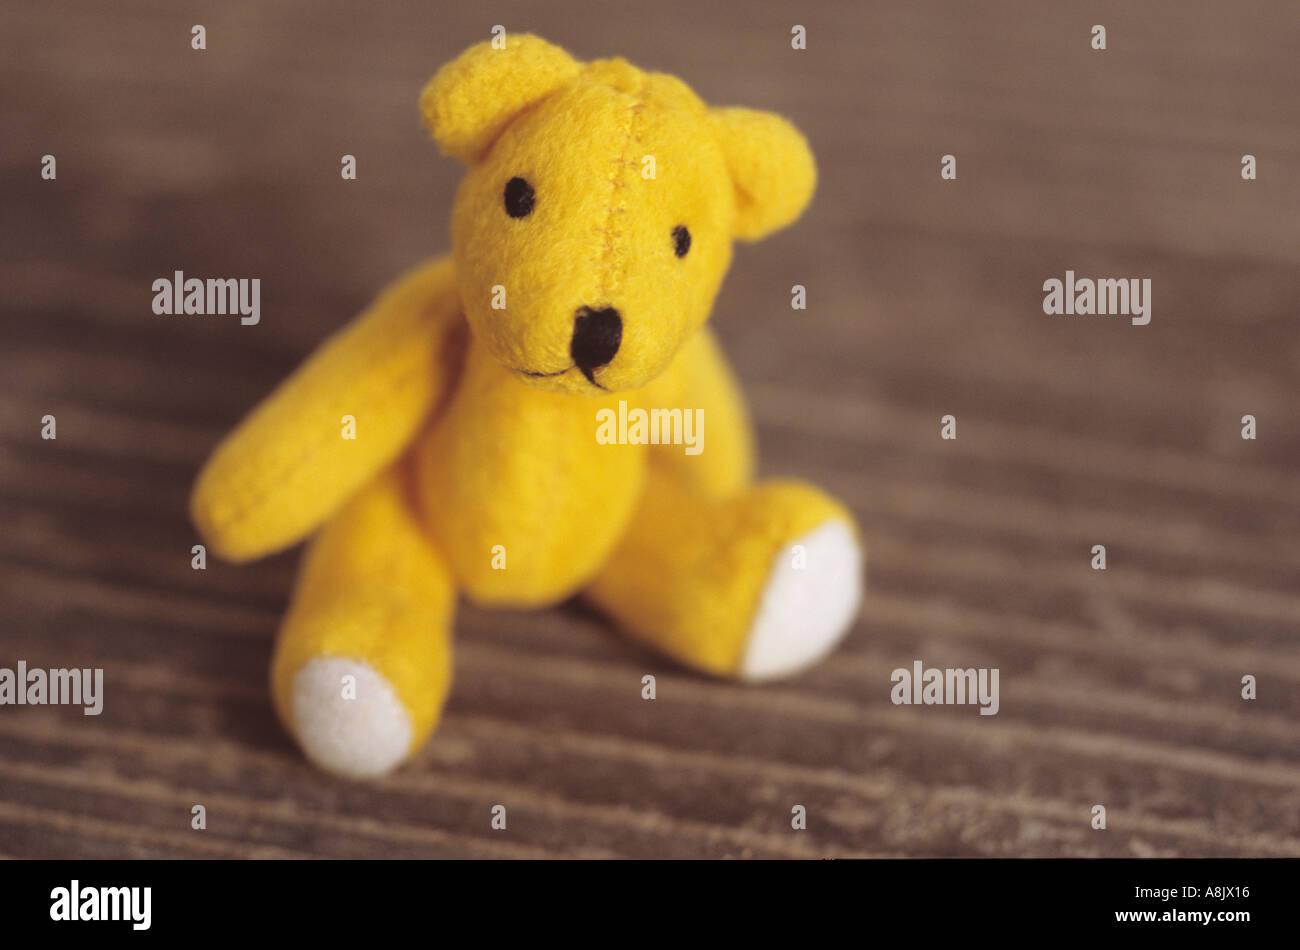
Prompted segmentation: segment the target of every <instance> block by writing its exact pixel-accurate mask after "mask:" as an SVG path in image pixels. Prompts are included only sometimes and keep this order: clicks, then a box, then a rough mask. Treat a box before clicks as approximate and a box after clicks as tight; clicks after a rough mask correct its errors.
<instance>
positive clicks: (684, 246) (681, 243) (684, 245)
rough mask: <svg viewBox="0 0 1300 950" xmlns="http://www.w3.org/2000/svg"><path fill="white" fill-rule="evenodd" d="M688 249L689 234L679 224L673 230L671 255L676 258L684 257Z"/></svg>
mask: <svg viewBox="0 0 1300 950" xmlns="http://www.w3.org/2000/svg"><path fill="white" fill-rule="evenodd" d="M690 249H691V232H690V231H687V230H686V225H684V224H679V225H677V227H675V228H673V253H675V254H676V255H677V256H678V257H685V256H686V252H687V251H689V250H690Z"/></svg>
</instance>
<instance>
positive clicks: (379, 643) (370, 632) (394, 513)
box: [271, 468, 456, 777]
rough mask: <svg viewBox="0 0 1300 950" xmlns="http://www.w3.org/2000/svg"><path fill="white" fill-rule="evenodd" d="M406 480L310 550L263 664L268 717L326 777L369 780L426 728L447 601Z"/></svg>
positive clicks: (386, 484)
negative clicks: (270, 705)
mask: <svg viewBox="0 0 1300 950" xmlns="http://www.w3.org/2000/svg"><path fill="white" fill-rule="evenodd" d="M410 499H411V495H410V492H409V485H408V483H407V473H406V472H405V471H404V470H403V469H401V468H398V469H390V470H389V471H387V472H385V473H384V474H382V475H380V476H379V477H377V478H376V479H375V480H374V481H373V482H372V483H371V484H370V485H368V486H367V487H365V488H363V489H362V490H361V491H360V492H359V493H358V494H357V495H356V496H355V497H354V498H353V499H352V500H351V501H350V502H349V503H348V504H347V505H346V506H345V507H344V508H343V510H341V511H340V512H339V513H338V514H337V515H336V516H335V517H334V518H333V519H332V520H331V521H330V522H329V523H328V524H326V526H325V527H324V529H322V531H321V533H320V534H319V535H318V536H317V537H316V538H315V540H314V541H312V543H311V545H310V547H309V549H308V550H307V552H306V554H305V556H304V560H303V564H302V567H301V568H300V571H299V575H298V580H297V582H296V584H295V589H294V593H293V599H292V602H291V604H290V608H289V612H288V614H287V615H286V617H285V620H284V623H283V626H282V627H281V630H280V636H279V640H278V642H277V644H276V649H275V656H274V659H273V661H272V669H271V685H272V693H273V695H274V699H275V705H276V710H277V712H278V713H279V715H280V718H281V720H282V721H283V722H284V724H285V725H286V726H287V727H288V729H289V731H290V732H291V733H293V735H294V736H295V738H297V740H298V742H299V744H300V745H301V746H302V748H303V751H304V752H305V753H306V755H307V757H308V758H309V759H311V760H312V761H313V762H315V763H316V764H317V765H319V766H320V767H322V768H324V769H326V770H327V771H331V772H336V773H339V774H343V775H347V776H353V777H362V776H373V775H381V774H383V773H385V772H387V771H389V770H390V769H392V768H394V767H395V766H396V765H398V764H399V763H400V762H402V761H403V760H404V759H405V758H407V756H408V755H409V754H410V753H412V752H414V751H415V750H416V749H417V748H419V746H420V745H421V744H422V743H423V742H424V740H425V739H426V738H427V737H428V735H429V733H430V732H431V731H432V730H433V727H434V724H435V722H436V721H437V719H438V716H439V713H440V712H441V709H442V704H443V700H444V699H445V697H446V695H447V689H448V686H449V685H450V679H451V642H450V640H451V636H450V624H451V616H452V610H453V607H454V605H455V596H456V592H455V589H454V586H453V583H452V579H451V575H450V573H449V572H448V570H447V567H446V565H445V564H444V562H443V559H442V557H441V556H440V555H439V554H438V552H437V551H436V550H435V548H434V547H433V545H432V543H431V542H430V541H429V539H428V538H427V537H426V536H425V534H424V532H423V531H421V529H420V527H419V525H418V524H417V523H416V520H415V517H414V509H413V508H412V504H411V500H410Z"/></svg>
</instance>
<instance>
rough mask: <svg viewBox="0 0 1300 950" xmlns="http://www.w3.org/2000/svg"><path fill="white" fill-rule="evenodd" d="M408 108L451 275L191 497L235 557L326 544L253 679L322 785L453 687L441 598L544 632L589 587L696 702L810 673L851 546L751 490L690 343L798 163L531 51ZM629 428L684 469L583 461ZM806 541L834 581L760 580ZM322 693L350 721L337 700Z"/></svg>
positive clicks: (611, 70) (688, 95)
mask: <svg viewBox="0 0 1300 950" xmlns="http://www.w3.org/2000/svg"><path fill="white" fill-rule="evenodd" d="M420 109H421V113H422V115H423V118H424V120H425V123H426V124H427V125H428V127H429V129H430V131H431V132H432V134H433V136H434V138H435V140H436V141H437V142H438V143H439V145H440V146H441V147H442V148H443V150H444V151H446V152H447V153H448V154H450V155H454V156H456V157H458V158H460V159H461V160H463V161H465V162H466V163H468V166H469V167H468V170H467V173H466V175H465V177H464V179H463V181H462V184H461V186H460V188H459V191H458V193H457V196H456V201H455V205H454V210H453V213H452V229H451V230H452V252H451V255H450V257H447V258H442V259H440V260H437V261H433V262H430V263H428V264H426V265H423V266H422V267H420V268H418V269H417V270H415V271H414V272H412V273H411V274H409V275H408V276H407V277H405V278H403V279H402V280H400V281H399V282H398V283H396V284H395V285H394V286H393V287H392V288H391V289H390V290H388V291H387V292H386V293H384V294H383V295H382V296H381V297H380V298H379V299H378V301H377V302H376V303H375V304H374V305H373V306H372V307H371V308H369V310H368V311H367V312H366V313H364V314H363V315H362V316H361V317H359V318H358V320H357V321H356V322H355V323H354V324H353V325H351V326H350V327H348V328H346V329H344V330H343V331H342V332H340V333H339V334H337V335H335V336H334V337H333V338H332V339H330V340H329V341H328V342H326V343H325V345H324V346H323V347H322V348H321V349H320V350H319V351H318V352H317V353H316V354H315V355H314V356H312V357H311V358H310V359H309V360H308V361H307V362H306V363H305V364H304V365H303V367H302V368H300V369H299V370H298V371H297V372H296V373H294V375H293V376H291V377H290V378H289V379H288V380H287V381H286V382H285V383H284V384H283V385H281V386H280V387H279V388H278V389H277V390H276V391H275V392H274V393H272V394H271V396H270V397H269V398H268V399H267V400H266V401H265V402H264V403H263V404H262V405H261V406H259V407H258V408H257V409H256V410H254V412H253V413H252V414H251V415H250V416H249V417H248V418H247V419H246V420H245V421H244V422H243V423H242V424H241V425H240V427H239V428H238V429H237V430H236V431H235V432H234V433H232V434H231V435H230V436H229V437H228V438H227V439H226V441H225V442H223V444H222V445H221V446H219V447H218V448H217V450H216V451H215V452H214V454H213V456H212V458H211V459H210V460H209V462H208V464H207V465H206V467H205V468H204V470H203V472H202V473H201V474H200V476H199V478H198V480H197V483H196V486H195V490H194V494H193V498H192V504H191V508H192V513H193V518H194V521H195V523H196V525H197V526H198V527H199V530H200V531H201V532H202V535H203V537H204V539H205V540H206V541H207V543H208V544H209V545H210V546H211V547H212V549H213V550H214V551H215V552H216V553H219V554H221V555H224V556H225V557H227V558H230V559H234V560H247V559H251V558H254V557H259V556H262V555H264V554H268V553H270V552H272V551H275V550H278V549H280V548H283V547H286V546H288V545H290V544H293V543H295V542H296V541H299V540H301V539H302V538H304V537H305V536H307V535H308V534H310V533H311V532H313V531H314V530H316V529H317V528H318V527H320V526H321V525H322V524H323V525H324V528H323V530H321V531H320V533H319V535H318V536H317V537H316V538H315V540H313V541H312V543H311V545H310V547H309V549H308V551H307V553H306V556H305V557H304V561H303V565H302V569H301V572H300V574H299V578H298V581H297V584H296V586H295V589H294V593H293V599H292V603H291V606H290V609H289V612H288V614H287V616H286V618H285V622H284V625H283V627H282V629H281V633H280V638H279V641H278V644H277V647H276V652H275V657H274V660H273V664H272V684H273V693H274V696H275V703H276V708H277V710H278V711H279V714H280V716H281V718H282V719H283V720H284V722H285V725H286V726H287V728H289V729H290V731H292V732H294V733H295V735H297V736H298V738H299V740H300V741H301V743H302V744H303V746H304V748H305V750H306V751H307V753H308V754H309V755H310V756H312V757H313V758H314V759H315V760H316V761H318V762H319V763H321V764H322V765H323V766H325V767H327V768H332V769H334V770H336V771H341V772H344V773H347V774H357V775H361V774H375V773H376V772H379V771H382V770H383V769H385V768H388V767H389V766H390V765H391V764H395V762H396V760H397V758H398V757H399V756H400V754H401V752H402V749H401V747H402V746H403V745H404V744H405V743H406V741H407V740H406V737H407V736H408V735H409V737H410V738H409V744H410V748H411V749H414V748H416V747H417V746H419V745H420V743H422V742H423V741H424V739H425V737H427V735H428V734H429V732H430V731H431V730H432V728H433V727H434V724H435V722H436V720H437V718H438V715H439V710H440V709H441V706H442V703H443V700H444V698H445V696H446V692H447V688H448V684H449V682H450V673H451V652H450V632H449V628H450V623H451V616H452V611H453V606H454V601H455V598H456V596H457V594H464V595H466V596H468V597H470V598H473V599H475V600H478V601H481V602H484V603H489V604H498V605H506V606H513V607H541V606H545V605H549V604H554V603H558V602H560V601H562V600H564V599H565V598H567V597H570V596H573V595H574V594H576V593H579V592H583V591H584V590H585V591H586V593H587V595H588V596H589V597H590V598H591V599H592V600H593V602H595V603H596V604H597V605H599V607H600V608H602V609H603V610H604V611H606V612H607V613H608V614H610V615H611V616H612V617H614V618H615V619H616V620H618V621H619V622H620V623H621V625H622V626H624V627H625V628H626V629H627V630H628V631H630V632H631V633H632V634H633V635H634V636H635V637H637V638H638V639H640V640H641V641H643V642H645V643H647V644H649V645H651V646H653V647H655V648H657V649H659V650H660V651H662V652H664V653H666V654H668V655H669V656H672V657H674V658H676V659H677V660H679V661H681V662H682V663H685V664H687V665H689V666H692V667H694V668H697V669H701V670H705V671H708V672H711V673H715V674H720V675H732V676H742V675H749V672H747V670H748V669H749V666H754V668H755V669H758V670H759V672H760V674H761V675H763V676H770V675H776V674H780V673H782V672H789V671H790V670H793V669H794V668H795V666H796V665H798V664H800V663H803V662H809V661H811V659H812V658H814V657H813V654H811V653H809V652H808V650H806V649H803V648H802V647H801V646H800V643H799V642H796V640H797V639H798V638H800V637H803V638H804V639H803V641H800V642H815V643H816V651H815V652H816V655H818V656H819V655H820V653H821V652H822V651H825V650H827V649H829V648H830V646H831V645H833V643H834V642H835V641H836V640H837V639H838V638H839V636H841V635H842V633H843V631H844V630H845V629H847V626H848V623H849V620H850V619H851V614H852V612H853V611H854V610H856V604H857V596H858V590H859V587H860V578H859V577H858V574H859V569H858V566H857V565H858V564H859V560H858V558H857V557H856V553H857V550H858V549H857V545H858V541H857V535H856V531H855V529H854V528H853V526H852V521H851V519H850V517H849V515H848V513H847V512H846V511H845V509H844V508H843V506H841V505H840V504H839V503H837V502H835V501H834V500H833V499H831V498H829V497H827V496H826V495H825V494H824V493H822V492H820V491H819V490H817V489H815V488H813V487H812V486H809V485H806V484H803V483H800V482H789V481H776V482H765V483H762V484H759V485H757V486H755V485H753V484H752V481H751V480H752V472H753V464H754V448H753V435H752V432H751V429H750V424H749V420H748V417H747V412H746V409H745V404H744V399H743V397H742V395H741V393H740V391H739V388H738V387H737V385H736V381H735V378H734V376H733V375H732V373H731V371H730V369H729V368H728V366H727V364H726V360H725V359H724V357H723V356H722V354H721V352H720V350H719V349H718V346H717V343H716V341H715V339H714V338H713V336H712V334H711V333H710V332H709V331H708V330H707V328H705V327H704V324H705V321H706V320H707V319H708V316H709V313H710V311H711V309H712V306H713V301H714V297H715V296H716V294H717V291H718V288H719V286H720V284H721V282H722V279H723V276H724V274H725V273H726V270H727V267H728V265H729V263H730V260H731V247H732V241H733V239H735V238H743V239H754V238H757V237H761V236H764V235H766V234H768V233H770V232H772V231H773V230H775V229H777V228H779V227H782V226H784V225H786V224H789V223H790V222H791V221H793V220H794V219H795V218H796V217H797V216H798V215H799V213H800V212H801V211H802V209H803V208H804V206H805V205H806V204H807V203H808V201H809V200H810V198H811V195H812V190H813V187H814V184H815V181H816V170H815V166H814V163H813V160H812V155H811V153H810V152H809V150H808V146H807V143H806V142H805V141H804V139H803V137H802V136H801V135H800V134H799V132H798V131H797V130H796V129H795V128H794V127H793V126H792V125H790V124H789V123H788V122H786V121H785V120H784V119H781V118H779V117H777V116H774V115H771V114H769V113H761V112H755V111H753V110H748V109H735V108H729V109H715V108H710V107H709V106H707V105H705V103H703V102H702V101H701V100H700V99H699V98H698V97H697V96H696V95H695V94H694V93H693V92H692V91H691V90H690V89H689V88H688V87H687V86H686V85H685V84H684V83H683V82H681V81H680V80H678V79H675V78H673V77H671V76H666V75H663V74H660V73H653V72H646V71H643V70H640V69H638V68H636V67H634V66H632V65H631V64H629V63H627V62H625V61H624V60H621V59H609V60H600V61H597V62H592V63H586V64H583V63H578V62H577V61H575V60H574V59H573V58H572V57H570V56H569V55H568V54H567V53H565V52H564V51H562V50H560V49H559V48H558V47H555V46H552V45H551V44H549V43H546V42H545V41H544V40H541V39H538V38H536V37H532V36H526V35H524V36H511V37H510V38H509V40H508V42H507V43H506V46H505V48H504V49H493V48H491V45H490V44H488V43H484V44H480V45H479V46H476V47H473V48H471V49H470V50H468V51H467V52H465V53H464V54H462V55H461V56H460V57H459V58H458V59H456V60H455V61H454V62H452V63H449V64H447V65H446V66H444V67H443V68H442V69H441V70H440V71H439V72H438V74H437V75H436V76H435V77H434V78H433V80H432V81H431V82H430V83H429V85H428V86H427V87H426V89H425V91H424V93H423V95H422V96H421V98H420ZM685 232H689V240H686V239H685V238H684V236H683V235H684V233H685ZM583 321H587V322H586V323H583ZM579 326H581V327H582V329H581V330H579ZM577 362H580V363H581V365H576V363H577ZM638 409H644V410H647V411H649V410H676V411H677V412H678V413H679V417H681V416H682V415H684V414H691V418H692V419H695V418H697V417H696V416H695V415H694V414H696V413H698V414H699V415H698V418H700V419H701V420H702V426H703V428H702V430H701V431H700V433H699V434H700V435H701V436H702V439H701V440H700V442H699V443H698V444H699V446H700V447H701V448H702V451H700V452H699V453H698V454H690V453H687V452H686V451H684V447H683V445H682V444H680V443H672V442H668V443H667V444H657V445H648V444H643V443H642V442H641V441H640V440H638V439H636V438H620V439H619V440H616V441H615V442H614V443H613V444H608V440H602V439H600V438H598V437H597V431H598V428H599V419H600V416H599V414H600V413H602V412H607V413H614V414H617V413H619V412H627V411H629V410H631V411H635V410H638ZM345 415H348V416H352V417H353V418H354V419H355V425H356V434H357V437H356V439H355V440H350V439H345V438H343V437H342V434H341V430H340V427H341V425H342V417H343V416H345ZM804 538H814V539H816V538H831V539H833V542H834V543H825V544H819V549H822V550H826V551H829V552H832V553H831V555H830V556H832V557H838V558H840V559H842V560H843V561H844V562H845V564H843V565H840V567H843V568H844V570H839V571H836V572H833V574H824V575H821V576H820V579H821V580H822V581H828V579H829V580H830V581H833V583H830V582H827V583H821V584H817V583H814V581H815V580H816V579H817V578H814V577H812V576H811V575H809V574H806V573H801V572H799V571H797V570H795V571H791V570H785V569H784V566H783V564H782V559H783V558H785V557H786V556H787V555H788V554H789V553H790V552H791V551H792V550H794V548H793V545H795V544H797V543H799V541H800V539H804ZM837 552H838V553H837ZM846 552H847V553H846ZM850 555H852V556H850ZM845 565H847V567H846V566H845ZM827 598H829V599H830V600H831V601H833V602H830V603H825V604H821V603H820V601H822V600H826V599H827ZM814 602H817V604H818V608H817V609H816V610H807V611H805V607H804V605H807V604H812V603H814ZM805 613H807V614H808V617H807V618H806V619H807V620H808V621H809V622H810V623H812V624H814V625H817V626H818V629H817V630H816V631H815V636H813V637H808V636H806V634H808V633H809V630H808V629H806V628H803V625H804V619H805V618H804V614H805ZM814 614H815V616H813V615H814ZM754 631H759V632H760V633H761V637H755V634H754ZM787 638H789V639H788V640H787ZM750 639H752V640H754V642H755V643H756V644H757V647H758V648H761V649H756V651H752V654H753V655H750V656H749V659H748V660H747V659H746V657H747V653H746V648H747V640H750ZM759 640H761V641H762V642H759ZM787 647H788V648H787ZM754 655H758V656H759V660H758V661H755V660H754ZM787 665H789V669H788V670H787V669H786V666H787ZM343 670H353V671H356V673H355V675H356V679H357V682H358V683H362V684H368V685H365V688H366V689H368V690H369V691H370V692H369V694H368V697H367V699H366V701H363V702H340V700H339V698H338V697H337V696H336V695H335V694H334V692H333V690H332V683H331V679H332V678H333V677H335V676H342V675H345V674H342V673H340V671H343ZM348 675H351V674H348ZM342 686H343V684H340V688H342ZM408 730H409V732H408ZM367 743H369V745H370V747H369V748H364V746H366V744H367Z"/></svg>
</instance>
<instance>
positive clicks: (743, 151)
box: [709, 109, 817, 241]
mask: <svg viewBox="0 0 1300 950" xmlns="http://www.w3.org/2000/svg"><path fill="white" fill-rule="evenodd" d="M709 121H710V122H711V123H712V125H713V129H714V131H715V132H716V134H717V137H718V142H719V143H720V144H721V145H722V152H723V155H724V156H725V157H726V161H727V170H728V171H729V172H730V173H731V181H732V184H733V185H734V186H735V189H736V224H735V233H736V237H738V238H741V239H742V240H745V241H757V240H758V239H759V238H763V237H767V235H769V234H771V233H772V232H773V231H778V230H780V229H781V228H783V227H785V226H786V225H787V224H790V223H792V222H793V221H794V220H795V219H796V218H798V217H799V215H800V214H802V213H803V209H804V208H806V207H807V206H808V202H809V201H810V200H811V199H812V194H813V189H814V188H816V187H817V164H816V162H814V161H813V155H812V150H811V149H810V148H809V147H808V142H807V140H806V139H804V137H803V133H801V132H800V131H799V130H798V129H796V128H795V127H794V126H793V125H791V124H790V123H789V122H787V121H786V120H785V119H783V118H781V117H780V116H779V115H776V114H774V113H771V112H760V111H758V110H756V109H710V110H709Z"/></svg>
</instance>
